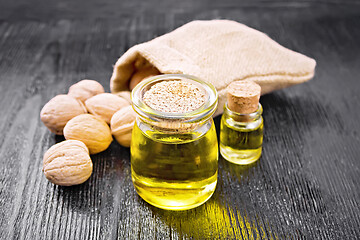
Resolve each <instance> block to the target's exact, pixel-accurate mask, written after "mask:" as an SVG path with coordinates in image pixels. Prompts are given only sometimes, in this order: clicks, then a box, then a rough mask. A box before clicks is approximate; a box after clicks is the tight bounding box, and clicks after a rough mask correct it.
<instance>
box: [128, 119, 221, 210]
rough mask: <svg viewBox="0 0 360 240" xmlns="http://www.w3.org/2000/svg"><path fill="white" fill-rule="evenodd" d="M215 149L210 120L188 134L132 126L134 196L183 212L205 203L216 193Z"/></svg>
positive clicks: (215, 144) (213, 128) (216, 166)
mask: <svg viewBox="0 0 360 240" xmlns="http://www.w3.org/2000/svg"><path fill="white" fill-rule="evenodd" d="M217 169H218V146H217V138H216V131H215V127H214V124H213V121H212V120H209V121H208V122H207V123H205V124H204V125H203V126H202V127H200V128H199V129H197V130H196V131H194V132H190V133H178V134H173V133H164V132H159V131H155V130H153V129H151V128H149V127H148V126H146V124H144V123H142V122H141V121H137V122H136V123H135V124H134V128H133V134H132V140H131V174H132V181H133V184H134V186H135V189H136V191H137V193H138V194H139V195H140V196H141V197H142V198H143V199H144V200H145V201H147V202H148V203H150V204H152V205H154V206H156V207H159V208H163V209H169V210H186V209H190V208H194V207H197V206H199V205H201V204H202V203H204V202H206V201H207V200H208V199H209V198H210V197H211V195H212V194H213V192H214V191H215V187H216V183H217Z"/></svg>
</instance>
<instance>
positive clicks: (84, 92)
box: [68, 79, 105, 102]
mask: <svg viewBox="0 0 360 240" xmlns="http://www.w3.org/2000/svg"><path fill="white" fill-rule="evenodd" d="M104 92H105V91H104V87H103V86H102V85H101V84H100V83H98V82H97V81H95V80H89V79H84V80H81V81H80V82H78V83H75V84H74V85H72V86H71V87H70V88H69V92H68V95H69V96H71V97H73V98H76V99H78V100H80V101H82V102H85V101H86V100H87V99H89V98H91V97H92V96H95V95H98V94H100V93H104Z"/></svg>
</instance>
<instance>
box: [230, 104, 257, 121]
mask: <svg viewBox="0 0 360 240" xmlns="http://www.w3.org/2000/svg"><path fill="white" fill-rule="evenodd" d="M262 112H263V108H262V106H261V104H260V103H259V106H258V109H257V110H256V111H255V112H252V113H245V114H244V113H237V112H233V111H231V110H230V109H229V107H228V104H227V103H225V106H224V114H226V115H227V116H229V117H231V118H232V119H234V120H235V121H237V122H251V121H256V120H258V119H259V118H260V117H261V114H262Z"/></svg>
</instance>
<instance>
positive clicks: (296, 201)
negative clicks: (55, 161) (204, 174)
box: [0, 0, 360, 239]
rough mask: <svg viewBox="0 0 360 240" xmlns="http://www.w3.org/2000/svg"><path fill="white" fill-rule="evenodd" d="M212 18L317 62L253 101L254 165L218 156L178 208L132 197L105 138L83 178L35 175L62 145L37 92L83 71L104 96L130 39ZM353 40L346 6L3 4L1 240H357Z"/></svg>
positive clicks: (200, 1)
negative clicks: (196, 197)
mask: <svg viewBox="0 0 360 240" xmlns="http://www.w3.org/2000/svg"><path fill="white" fill-rule="evenodd" d="M215 18H226V19H233V20H236V21H239V22H241V23H244V24H247V25H248V26H250V27H253V28H256V29H258V30H260V31H263V32H265V33H266V34H268V35H269V36H270V37H271V38H273V39H274V40H276V41H278V42H279V43H280V44H282V45H284V46H286V47H288V48H290V49H293V50H295V51H298V52H301V53H303V54H305V55H308V56H310V57H313V58H315V59H316V60H317V68H316V76H315V78H314V79H313V80H312V81H310V82H307V83H305V84H302V85H298V86H294V87H291V88H288V89H284V90H280V91H277V92H274V93H271V94H267V95H265V96H263V97H262V98H261V103H262V104H263V107H264V114H263V117H264V119H265V128H266V129H265V135H264V145H263V147H264V149H263V155H262V158H261V160H260V161H259V162H258V163H257V164H255V165H254V166H250V167H241V166H236V165H233V164H230V163H228V162H226V161H224V159H222V158H220V159H219V179H218V186H217V189H216V192H215V194H214V196H213V197H212V198H211V199H210V200H209V201H208V202H207V203H205V204H204V205H202V206H200V207H198V208H196V209H193V210H189V211H182V212H171V211H165V210H160V209H157V208H155V207H152V206H150V205H149V204H147V203H145V202H144V201H142V200H141V198H140V197H138V196H137V194H136V192H135V190H134V189H133V186H132V183H131V176H130V158H129V149H127V148H123V147H121V146H120V145H118V144H117V143H116V142H115V141H114V142H113V143H112V144H111V146H110V148H109V149H108V150H106V151H105V152H103V153H100V154H97V155H94V156H92V160H93V162H94V172H93V175H92V176H91V178H90V179H89V180H88V181H87V182H85V183H84V184H82V185H79V186H74V187H59V186H55V185H53V184H51V183H49V182H48V181H47V180H46V179H45V177H44V175H43V173H42V171H41V168H42V157H43V154H44V152H45V151H46V150H47V149H48V148H49V147H50V146H51V145H53V144H54V143H56V142H58V141H61V140H63V138H62V137H58V136H55V135H54V134H51V133H50V132H49V131H48V130H47V129H46V128H45V126H43V124H42V123H41V121H40V120H39V112H40V110H41V108H42V106H43V105H44V104H45V103H46V102H47V101H48V100H49V99H51V98H52V97H53V96H55V95H56V94H60V93H66V92H67V89H68V87H69V86H71V85H72V84H73V83H75V82H77V81H79V80H81V79H84V78H88V79H95V80H97V81H99V82H101V83H102V84H103V85H104V86H105V89H106V90H107V91H109V79H110V76H111V73H112V65H113V64H114V63H115V62H116V60H117V58H118V57H119V56H121V55H122V54H123V53H124V52H125V51H126V50H127V49H128V48H129V47H131V46H133V45H134V44H136V43H141V42H144V41H147V40H150V39H152V38H154V37H156V36H159V35H161V34H164V33H166V32H169V31H171V30H173V29H175V28H177V27H179V26H181V25H182V24H184V23H187V22H189V21H191V20H194V19H215ZM359 43H360V4H359V2H358V1H311V0H310V1H250V0H249V1H235V0H231V1H230V0H225V1H210V0H208V1H205V0H197V1H189V0H183V1H141V0H131V1H120V0H116V1H115V0H111V1H94V0H88V1H84V0H81V1H26V0H19V1H15V0H14V1H4V0H2V1H1V2H0V83H1V85H0V132H1V134H0V233H1V235H0V238H1V239H154V238H155V239H183V238H191V239H220V238H221V239H224V238H227V239H299V238H301V239H357V238H360V229H359V227H360V217H359V215H360V210H359V207H360V203H359V193H360V191H359V184H360V180H359V175H360V174H359V173H360V170H359V168H360V163H359V154H360V145H359V142H360V140H359V117H360V113H359V110H360V109H359V100H360V99H359V96H360V95H359V90H360V84H359V76H360V58H359V55H360V44H359ZM215 120H216V123H217V125H218V123H219V118H216V119H215Z"/></svg>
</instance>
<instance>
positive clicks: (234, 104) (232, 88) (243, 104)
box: [227, 80, 261, 114]
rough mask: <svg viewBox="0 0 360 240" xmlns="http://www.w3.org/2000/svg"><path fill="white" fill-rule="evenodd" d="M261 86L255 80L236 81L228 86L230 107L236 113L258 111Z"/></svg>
mask: <svg viewBox="0 0 360 240" xmlns="http://www.w3.org/2000/svg"><path fill="white" fill-rule="evenodd" d="M260 93H261V87H260V86H259V85H258V84H257V83H255V82H253V81H247V80H242V81H235V82H232V83H231V84H229V86H228V87H227V103H228V108H229V109H230V110H231V111H233V112H236V113H240V114H249V113H253V112H256V110H257V109H258V105H259V99H260Z"/></svg>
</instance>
